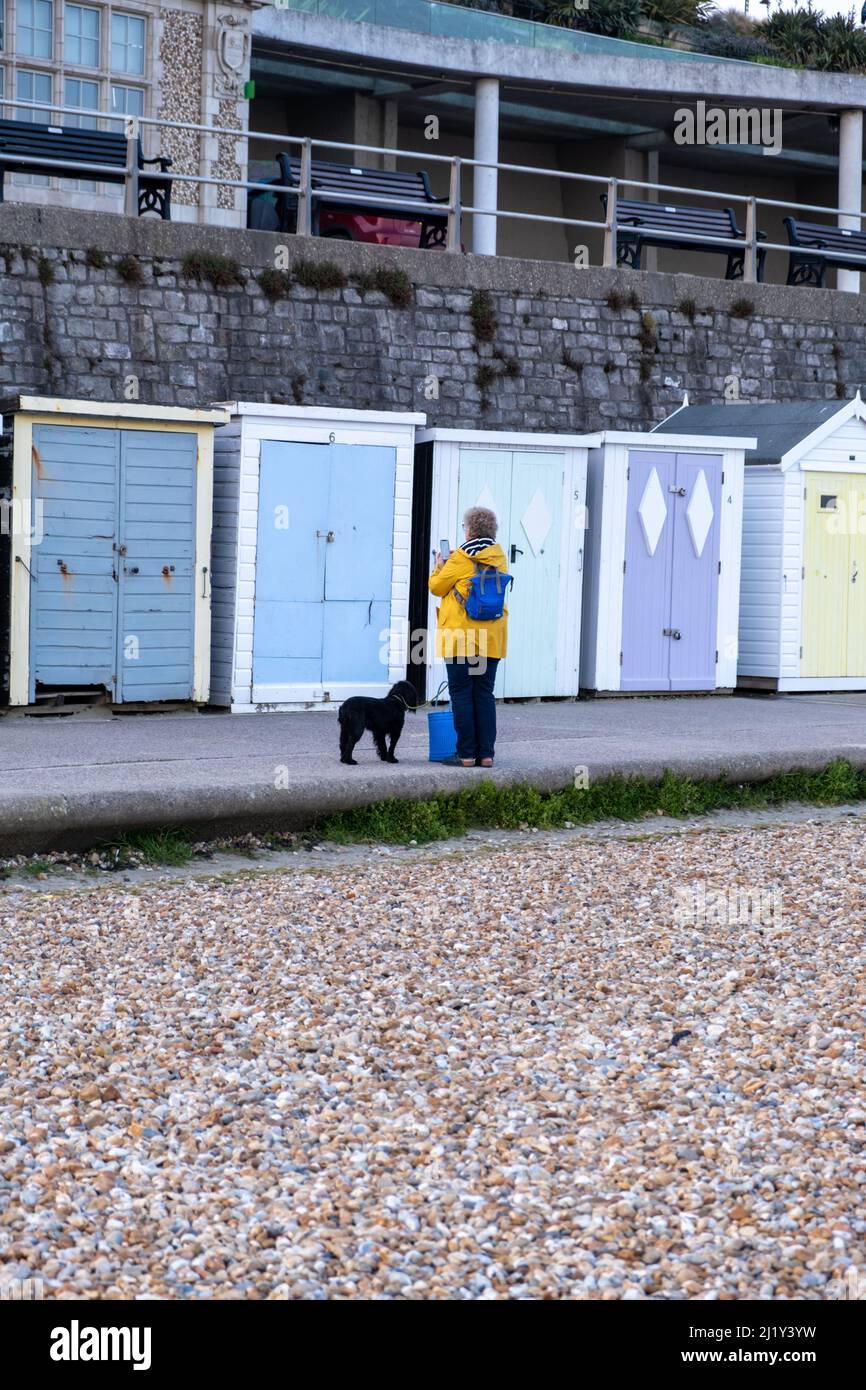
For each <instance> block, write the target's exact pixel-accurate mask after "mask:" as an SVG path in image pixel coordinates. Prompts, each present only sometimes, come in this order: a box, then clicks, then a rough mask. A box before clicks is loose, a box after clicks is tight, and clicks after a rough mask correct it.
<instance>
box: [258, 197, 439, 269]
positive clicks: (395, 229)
mask: <svg viewBox="0 0 866 1390" xmlns="http://www.w3.org/2000/svg"><path fill="white" fill-rule="evenodd" d="M266 182H267V183H279V182H280V180H279V179H267V180H266ZM421 225H422V224H421V221H420V220H419V221H417V222H409V221H407V220H406V219H405V218H401V217H379V216H377V214H376V213H374V212H351V211H348V210H346V211H341V210H340V209H339V208H333V209H331V208H323V209H322V211H321V213H320V214H319V227H320V231H319V235H320V236H323V237H330V238H331V239H332V240H335V241H367V242H372V243H373V244H375V245H377V246H412V247H416V248H417V247H419V246H420V243H421ZM247 226H248V227H251V228H253V229H255V230H258V231H264V232H278V231H280V219H279V213H278V210H277V199H276V196H275V195H274V194H273V193H269V192H267V191H265V190H264V189H251V190H250V192H249V193H248V194H247ZM429 249H430V250H431V251H436V250H443V249H444V247H443V246H442V244H441V243H439V242H433V243H432V244H431V246H430V247H429Z"/></svg>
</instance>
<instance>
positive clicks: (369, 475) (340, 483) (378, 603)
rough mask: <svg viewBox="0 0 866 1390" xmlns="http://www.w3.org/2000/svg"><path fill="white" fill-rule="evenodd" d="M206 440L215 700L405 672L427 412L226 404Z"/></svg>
mask: <svg viewBox="0 0 866 1390" xmlns="http://www.w3.org/2000/svg"><path fill="white" fill-rule="evenodd" d="M229 410H230V413H231V420H230V423H229V424H228V425H227V426H226V428H225V429H224V430H221V431H220V434H219V436H218V439H217V443H216V462H215V494H214V565H213V568H214V581H213V582H214V636H213V680H212V686H211V700H212V703H214V704H217V705H222V706H227V707H228V708H230V709H231V710H233V711H235V712H242V713H251V712H253V711H258V710H281V709H312V708H327V707H329V706H330V707H335V706H336V705H337V704H339V702H340V701H341V700H344V699H347V698H348V697H349V696H350V695H374V696H382V695H384V694H386V693H387V691H388V689H389V687H390V686H391V685H392V684H394V682H396V681H398V680H402V679H404V678H405V674H406V655H405V631H406V628H407V616H408V602H409V523H410V510H411V505H412V459H413V447H414V442H415V427H416V425H423V424H424V423H425V421H426V417H425V416H424V415H415V414H397V413H393V412H377V411H365V410H341V409H331V408H325V407H321V406H288V405H264V404H261V403H249V402H234V403H232V404H230V406H229Z"/></svg>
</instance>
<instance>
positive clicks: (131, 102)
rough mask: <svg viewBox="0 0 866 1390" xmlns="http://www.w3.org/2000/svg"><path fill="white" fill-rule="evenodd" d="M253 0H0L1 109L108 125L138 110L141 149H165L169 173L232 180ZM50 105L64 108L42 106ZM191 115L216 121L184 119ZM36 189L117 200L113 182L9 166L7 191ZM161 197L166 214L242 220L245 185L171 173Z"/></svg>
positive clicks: (91, 200) (239, 150) (61, 199)
mask: <svg viewBox="0 0 866 1390" xmlns="http://www.w3.org/2000/svg"><path fill="white" fill-rule="evenodd" d="M253 8H254V6H253V5H252V4H250V3H244V0H225V3H219V4H217V3H215V2H214V0H172V3H171V4H160V3H158V0H129V2H128V3H127V0H88V2H87V3H83V4H79V3H77V0H76V3H73V2H72V0H0V99H2V101H3V103H4V104H3V106H2V115H3V116H4V117H5V118H7V119H8V118H10V117H15V118H17V119H18V120H32V121H41V120H44V121H55V122H61V123H64V124H71V125H80V126H92V127H100V128H105V129H113V130H115V129H117V128H118V122H117V121H115V120H108V119H106V117H108V116H114V117H121V116H139V117H143V118H144V119H145V124H144V125H143V126H142V142H143V145H144V152H145V154H146V155H149V156H152V155H155V154H157V153H159V154H162V155H167V156H168V157H169V158H170V159H171V160H172V172H173V173H174V174H187V175H192V176H196V177H213V178H219V177H220V176H222V177H224V178H226V179H230V180H238V181H240V180H243V179H244V178H245V177H246V149H245V142H244V141H242V140H240V141H239V140H238V139H236V138H235V137H233V136H232V135H231V134H229V133H228V132H230V131H237V130H243V129H245V128H246V125H247V106H248V102H247V99H246V97H245V95H244V84H245V82H246V81H247V79H248V77H249V64H250V21H251V16H252V11H253ZM17 102H22V103H34V104H35V105H21V106H18V105H17V104H16V103H17ZM42 106H44V107H45V108H46V112H45V115H44V116H43V115H42V114H41V112H40V111H39V109H38V108H39V107H42ZM52 106H54V107H65V108H71V109H67V110H66V111H63V112H61V111H55V113H54V115H53V116H52V115H51V113H50V110H49V108H50V107H52ZM79 112H80V114H78V113H79ZM100 118H102V119H100ZM151 120H157V121H162V122H165V123H166V124H164V125H157V126H154V125H149V124H147V122H148V121H151ZM196 125H208V126H212V127H217V128H224V129H225V130H226V132H227V133H226V134H225V136H220V135H209V134H208V135H206V134H204V133H203V132H201V131H197V130H194V129H189V127H190V126H196ZM46 190H48V191H50V193H51V202H52V203H56V204H60V205H61V206H63V205H66V206H72V207H82V206H86V207H90V208H93V209H94V210H96V211H102V212H122V210H123V191H122V189H121V188H119V187H114V186H109V185H105V184H98V183H96V182H95V181H93V180H85V179H62V180H58V179H54V180H49V179H48V178H47V177H46V176H43V175H34V174H16V175H14V176H13V187H12V188H11V189H9V191H8V193H7V196H8V197H12V198H14V199H15V200H17V201H21V202H35V203H44V202H45V201H46ZM172 204H173V211H172V216H173V218H174V220H175V221H186V222H197V221H201V222H207V223H208V224H210V225H214V224H225V225H230V226H238V225H240V226H243V225H244V222H245V208H246V195H245V193H244V190H243V189H239V188H235V187H232V186H231V184H194V183H189V182H183V181H178V182H175V185H174V188H173V191H172Z"/></svg>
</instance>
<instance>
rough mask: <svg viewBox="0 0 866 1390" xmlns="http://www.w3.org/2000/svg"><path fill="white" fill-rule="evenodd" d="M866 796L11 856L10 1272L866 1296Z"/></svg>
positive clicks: (5, 1026)
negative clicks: (75, 861)
mask: <svg viewBox="0 0 866 1390" xmlns="http://www.w3.org/2000/svg"><path fill="white" fill-rule="evenodd" d="M864 825H866V822H864V821H863V820H861V819H859V818H857V817H851V818H848V819H837V820H835V821H834V822H833V823H826V822H822V821H821V819H820V818H816V819H814V820H811V819H806V820H805V821H803V822H801V823H796V824H785V825H781V824H778V825H774V826H771V827H766V826H759V827H743V828H732V829H724V830H720V829H713V828H706V827H697V828H691V829H686V830H681V831H678V832H675V833H652V832H646V833H645V832H644V831H643V830H640V829H636V830H635V833H634V835H633V836H630V837H625V836H623V835H620V836H618V837H616V838H614V837H609V838H606V837H605V836H604V835H603V834H601V835H597V836H595V837H592V838H590V837H587V836H582V835H580V834H579V833H577V832H576V833H575V834H574V835H571V836H570V835H563V834H558V835H545V834H541V833H539V834H537V835H533V836H530V837H526V836H520V835H516V836H513V837H510V838H503V839H501V840H500V841H499V842H497V843H496V844H473V845H471V846H468V847H465V848H454V846H453V845H449V846H447V847H444V848H443V847H441V846H440V847H427V848H424V849H417V850H413V851H403V850H390V851H387V852H384V851H379V852H377V851H375V850H374V849H372V848H371V849H370V851H369V853H368V854H367V855H366V856H363V855H361V856H356V857H354V858H352V859H351V861H349V860H348V859H347V860H346V861H345V862H342V861H340V860H339V859H333V858H331V857H329V856H322V857H321V861H320V862H317V857H316V856H314V855H309V854H300V855H298V863H297V865H296V866H295V867H294V868H292V867H290V868H288V869H282V870H280V871H279V872H269V871H261V870H259V871H255V872H248V873H235V874H230V875H222V876H220V877H218V878H202V877H198V878H192V877H191V878H189V879H188V880H184V879H182V878H181V879H178V878H175V879H173V880H169V879H166V880H165V881H160V882H155V883H151V882H149V883H147V884H144V885H136V884H135V883H134V882H132V883H122V882H119V881H117V880H110V881H105V880H103V881H101V882H99V883H97V884H95V885H90V884H86V883H84V882H79V881H77V880H76V881H75V882H74V883H70V884H69V885H64V886H63V888H62V889H56V890H55V889H54V887H53V886H52V887H51V888H46V889H44V890H42V889H41V888H38V887H37V888H28V889H23V888H20V887H16V886H14V885H13V886H9V885H6V886H5V887H3V888H2V889H0V1057H2V1061H0V1262H2V1263H0V1270H2V1275H3V1277H4V1278H28V1277H35V1278H39V1279H41V1280H42V1281H43V1283H44V1290H45V1297H46V1298H61V1299H63V1298H69V1299H77V1298H86V1299H151V1298H159V1299H164V1298H169V1299H263V1300H267V1299H461V1300H475V1299H482V1300H488V1299H490V1300H499V1299H504V1300H507V1299H540V1298H547V1299H580V1300H596V1299H598V1300H620V1299H622V1300H641V1299H656V1300H672V1299H675V1300H684V1299H685V1300H689V1299H692V1300H705V1299H721V1300H732V1299H782V1300H789V1299H806V1300H810V1299H829V1298H840V1297H844V1296H845V1288H846V1286H850V1280H851V1278H852V1277H856V1276H852V1274H851V1271H852V1270H854V1271H856V1270H857V1269H858V1267H866V1094H864V1051H863V1027H864V1005H866V984H864V960H866V928H864V921H866V864H864V855H863V845H864ZM846 1281H847V1285H846Z"/></svg>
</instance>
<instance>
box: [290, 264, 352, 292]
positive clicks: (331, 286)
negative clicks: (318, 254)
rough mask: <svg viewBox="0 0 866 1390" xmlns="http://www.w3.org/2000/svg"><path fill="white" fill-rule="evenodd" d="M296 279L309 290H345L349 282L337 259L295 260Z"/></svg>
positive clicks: (293, 267)
mask: <svg viewBox="0 0 866 1390" xmlns="http://www.w3.org/2000/svg"><path fill="white" fill-rule="evenodd" d="M292 270H293V271H294V275H295V279H296V280H297V282H298V284H299V285H303V287H304V289H307V290H344V289H345V288H346V286H347V285H348V283H349V280H348V276H347V275H346V273H345V271H343V270H341V268H340V267H339V266H338V265H337V263H336V261H307V260H300V261H295V263H294V265H293V266H292Z"/></svg>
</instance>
